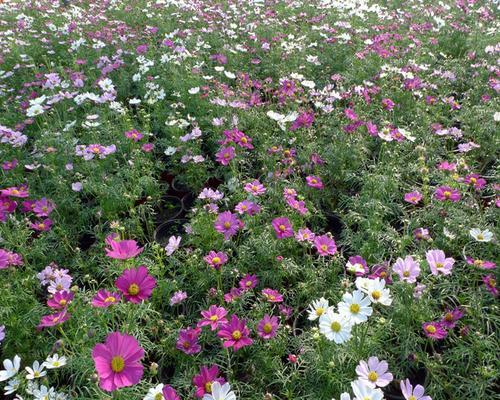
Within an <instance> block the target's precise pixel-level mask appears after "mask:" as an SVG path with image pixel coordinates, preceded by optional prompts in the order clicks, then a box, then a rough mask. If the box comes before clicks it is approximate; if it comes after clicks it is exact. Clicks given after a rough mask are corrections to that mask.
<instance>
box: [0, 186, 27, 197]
mask: <svg viewBox="0 0 500 400" xmlns="http://www.w3.org/2000/svg"><path fill="white" fill-rule="evenodd" d="M0 194H1V195H2V196H10V197H20V198H25V197H28V196H29V192H28V187H27V186H13V187H9V188H7V189H2V190H0Z"/></svg>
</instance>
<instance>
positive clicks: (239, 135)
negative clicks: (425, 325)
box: [233, 130, 253, 150]
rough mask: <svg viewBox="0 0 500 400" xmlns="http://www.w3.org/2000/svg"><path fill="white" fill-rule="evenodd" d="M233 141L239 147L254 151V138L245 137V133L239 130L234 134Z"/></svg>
mask: <svg viewBox="0 0 500 400" xmlns="http://www.w3.org/2000/svg"><path fill="white" fill-rule="evenodd" d="M233 140H234V142H235V143H237V144H238V146H240V147H242V148H244V149H248V150H252V149H253V145H252V138H251V137H249V136H247V135H245V134H244V133H243V132H241V131H239V130H236V132H234V135H233Z"/></svg>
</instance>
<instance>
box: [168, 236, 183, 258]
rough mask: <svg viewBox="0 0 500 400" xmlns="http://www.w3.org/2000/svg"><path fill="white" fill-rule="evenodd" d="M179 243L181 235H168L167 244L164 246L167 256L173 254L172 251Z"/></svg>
mask: <svg viewBox="0 0 500 400" xmlns="http://www.w3.org/2000/svg"><path fill="white" fill-rule="evenodd" d="M180 244H181V237H180V236H170V238H169V239H168V244H167V245H166V246H165V251H166V253H167V256H171V255H172V254H174V251H175V250H177V249H178V248H179V245H180Z"/></svg>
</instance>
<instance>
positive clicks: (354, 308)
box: [349, 303, 361, 314]
mask: <svg viewBox="0 0 500 400" xmlns="http://www.w3.org/2000/svg"><path fill="white" fill-rule="evenodd" d="M360 309H361V307H360V306H359V304H356V303H354V304H351V306H350V307H349V310H350V311H351V312H352V313H353V314H357V313H359V310H360Z"/></svg>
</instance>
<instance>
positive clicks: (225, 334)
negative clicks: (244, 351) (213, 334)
mask: <svg viewBox="0 0 500 400" xmlns="http://www.w3.org/2000/svg"><path fill="white" fill-rule="evenodd" d="M249 334H250V330H249V329H248V328H247V326H246V322H245V320H240V319H239V318H238V317H237V316H236V315H234V314H233V315H232V316H231V322H229V323H227V324H224V325H222V327H221V329H220V330H219V332H217V335H218V336H219V337H220V338H221V339H222V340H223V341H224V344H223V346H224V347H226V348H228V347H232V348H233V350H234V351H238V350H239V349H241V348H242V347H245V346H250V345H251V344H252V343H253V340H252V339H251V338H250V337H249V336H248V335H249Z"/></svg>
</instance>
